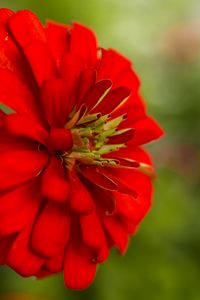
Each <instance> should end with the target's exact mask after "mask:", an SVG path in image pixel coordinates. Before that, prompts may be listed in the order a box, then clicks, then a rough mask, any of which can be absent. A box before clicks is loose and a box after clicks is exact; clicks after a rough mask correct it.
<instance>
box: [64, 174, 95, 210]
mask: <svg viewBox="0 0 200 300" xmlns="http://www.w3.org/2000/svg"><path fill="white" fill-rule="evenodd" d="M70 206H71V209H72V210H73V211H75V212H77V213H80V214H85V213H86V214H87V213H89V212H91V211H92V210H93V209H94V203H93V199H92V197H91V195H90V193H89V192H88V191H87V189H86V187H85V186H84V185H83V183H82V182H81V181H80V179H79V178H78V177H77V176H76V175H75V174H73V175H71V177H70Z"/></svg>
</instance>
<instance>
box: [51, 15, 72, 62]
mask: <svg viewBox="0 0 200 300" xmlns="http://www.w3.org/2000/svg"><path fill="white" fill-rule="evenodd" d="M69 28H70V26H68V25H62V24H58V23H55V22H54V21H48V22H47V25H46V34H47V41H48V45H49V47H50V50H51V53H52V55H53V57H54V60H55V62H56V64H57V65H58V66H60V61H61V56H62V55H63V53H66V52H68V49H69V32H68V30H69Z"/></svg>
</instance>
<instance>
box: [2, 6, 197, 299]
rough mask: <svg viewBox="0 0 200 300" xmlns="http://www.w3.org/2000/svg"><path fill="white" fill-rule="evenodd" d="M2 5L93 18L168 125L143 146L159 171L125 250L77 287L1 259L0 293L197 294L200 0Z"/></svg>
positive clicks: (43, 14)
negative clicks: (149, 204) (25, 274)
mask: <svg viewBox="0 0 200 300" xmlns="http://www.w3.org/2000/svg"><path fill="white" fill-rule="evenodd" d="M0 6H1V7H9V8H11V9H13V10H18V9H24V8H28V9H31V10H33V11H34V12H35V13H37V14H38V15H39V17H40V18H41V20H42V21H43V22H44V21H45V19H54V20H57V21H60V22H62V23H68V22H70V21H73V20H77V21H78V22H82V23H84V24H86V25H88V26H90V27H92V28H93V29H94V30H95V32H96V34H97V36H98V37H99V42H100V45H101V46H103V47H108V48H109V47H112V48H116V49H118V50H119V51H120V52H122V53H123V54H124V55H125V56H128V57H129V58H131V59H132V60H133V62H134V67H135V69H136V70H137V72H138V73H139V74H140V77H141V79H142V92H143V95H144V96H145V99H146V101H147V103H148V111H149V113H150V114H153V115H154V116H155V117H156V119H157V120H158V121H159V122H160V124H161V125H162V127H164V129H165V131H166V135H165V137H164V138H163V139H162V140H161V141H160V142H158V143H155V144H152V145H150V146H149V147H148V148H149V149H150V151H151V152H152V154H153V157H154V161H155V164H156V165H157V174H158V176H157V180H156V182H155V197H154V205H153V208H152V210H151V212H150V213H149V215H148V216H147V218H146V219H145V220H144V222H143V224H142V225H141V228H140V230H139V232H138V234H137V235H136V236H135V237H134V238H133V239H132V241H131V243H130V247H129V250H128V252H127V254H126V256H124V257H119V255H118V254H117V252H116V251H113V252H112V254H111V256H110V258H109V260H108V261H107V262H106V263H105V264H104V265H102V266H101V267H100V268H99V270H98V273H97V276H96V279H95V281H94V283H93V285H92V286H91V287H90V288H89V289H88V290H86V291H84V292H74V291H69V290H66V289H65V288H64V284H63V278H62V276H61V275H60V276H56V277H52V278H48V279H45V280H41V281H37V280H35V279H32V278H31V279H23V278H21V277H20V276H18V275H17V274H15V273H14V272H13V271H11V270H10V269H7V268H4V267H1V268H0V299H2V300H4V296H6V295H14V296H15V298H12V300H37V299H38V300H45V299H46V300H66V299H70V300H76V299H77V300H78V299H79V300H80V299H81V300H84V299H87V300H89V299H90V300H92V299H95V300H100V299H104V300H122V299H127V300H129V299H137V300H146V299H148V300H161V299H162V300H199V299H200V1H199V0H190V1H186V0H166V1H162V0H73V1H72V0H71V1H70V0H56V1H53V0H46V1H44V0H18V1H15V0H9V1H7V0H5V1H3V0H0ZM17 295H18V296H17ZM22 295H26V296H22ZM5 299H9V300H11V297H10V298H5Z"/></svg>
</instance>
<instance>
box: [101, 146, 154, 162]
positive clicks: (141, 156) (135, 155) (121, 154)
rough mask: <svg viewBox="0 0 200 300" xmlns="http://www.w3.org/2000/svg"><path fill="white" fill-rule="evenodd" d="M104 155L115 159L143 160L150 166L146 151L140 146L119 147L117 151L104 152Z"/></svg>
mask: <svg viewBox="0 0 200 300" xmlns="http://www.w3.org/2000/svg"><path fill="white" fill-rule="evenodd" d="M106 157H109V158H115V159H118V158H122V159H129V160H130V161H131V160H132V161H134V162H143V163H145V164H148V165H150V166H151V165H152V161H151V158H150V156H149V154H148V153H147V152H146V151H144V150H143V149H142V148H139V147H135V146H131V145H129V146H128V147H126V148H121V149H120V150H118V151H115V152H111V153H108V154H106Z"/></svg>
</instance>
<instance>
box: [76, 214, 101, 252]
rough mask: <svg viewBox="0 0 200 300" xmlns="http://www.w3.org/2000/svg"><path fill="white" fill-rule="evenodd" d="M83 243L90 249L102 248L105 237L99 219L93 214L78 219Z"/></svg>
mask: <svg viewBox="0 0 200 300" xmlns="http://www.w3.org/2000/svg"><path fill="white" fill-rule="evenodd" d="M80 224H81V231H82V237H83V241H84V243H85V244H86V245H88V246H89V247H92V248H97V249H98V248H103V246H104V245H105V244H106V240H105V235H104V232H103V229H102V225H101V223H100V220H99V217H98V216H97V214H96V213H95V212H92V213H90V214H88V215H83V216H81V217H80Z"/></svg>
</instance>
